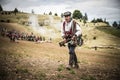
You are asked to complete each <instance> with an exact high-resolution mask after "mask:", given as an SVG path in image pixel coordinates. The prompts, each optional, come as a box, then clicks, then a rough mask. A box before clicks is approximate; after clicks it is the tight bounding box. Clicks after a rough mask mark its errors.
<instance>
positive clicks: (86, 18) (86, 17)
mask: <svg viewBox="0 0 120 80" xmlns="http://www.w3.org/2000/svg"><path fill="white" fill-rule="evenodd" d="M84 17H85V20H86V21H87V20H88V16H87V13H85V16H84Z"/></svg>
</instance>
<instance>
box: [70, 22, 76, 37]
mask: <svg viewBox="0 0 120 80" xmlns="http://www.w3.org/2000/svg"><path fill="white" fill-rule="evenodd" d="M71 28H72V34H73V35H74V34H75V32H76V22H75V21H74V20H73V22H72V26H71Z"/></svg>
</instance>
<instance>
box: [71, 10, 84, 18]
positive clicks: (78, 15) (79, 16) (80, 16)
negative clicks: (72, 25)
mask: <svg viewBox="0 0 120 80" xmlns="http://www.w3.org/2000/svg"><path fill="white" fill-rule="evenodd" d="M82 17H83V16H82V13H81V12H80V11H79V10H75V11H74V12H73V18H74V19H81V18H82Z"/></svg>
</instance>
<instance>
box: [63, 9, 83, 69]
mask: <svg viewBox="0 0 120 80" xmlns="http://www.w3.org/2000/svg"><path fill="white" fill-rule="evenodd" d="M64 18H65V21H64V22H63V25H62V27H61V36H62V38H63V39H64V41H66V42H67V39H68V38H71V40H73V41H74V39H75V38H76V37H78V36H80V35H81V28H80V25H79V24H77V23H76V22H75V21H74V20H73V19H72V18H71V12H69V11H67V12H65V13H64ZM67 43H68V49H69V64H68V66H67V67H66V68H67V69H71V68H72V67H74V68H79V65H78V62H77V56H76V53H75V48H76V44H75V42H73V43H70V42H67Z"/></svg>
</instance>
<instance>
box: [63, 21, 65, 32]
mask: <svg viewBox="0 0 120 80" xmlns="http://www.w3.org/2000/svg"><path fill="white" fill-rule="evenodd" d="M63 31H64V33H65V21H64V22H63Z"/></svg>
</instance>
